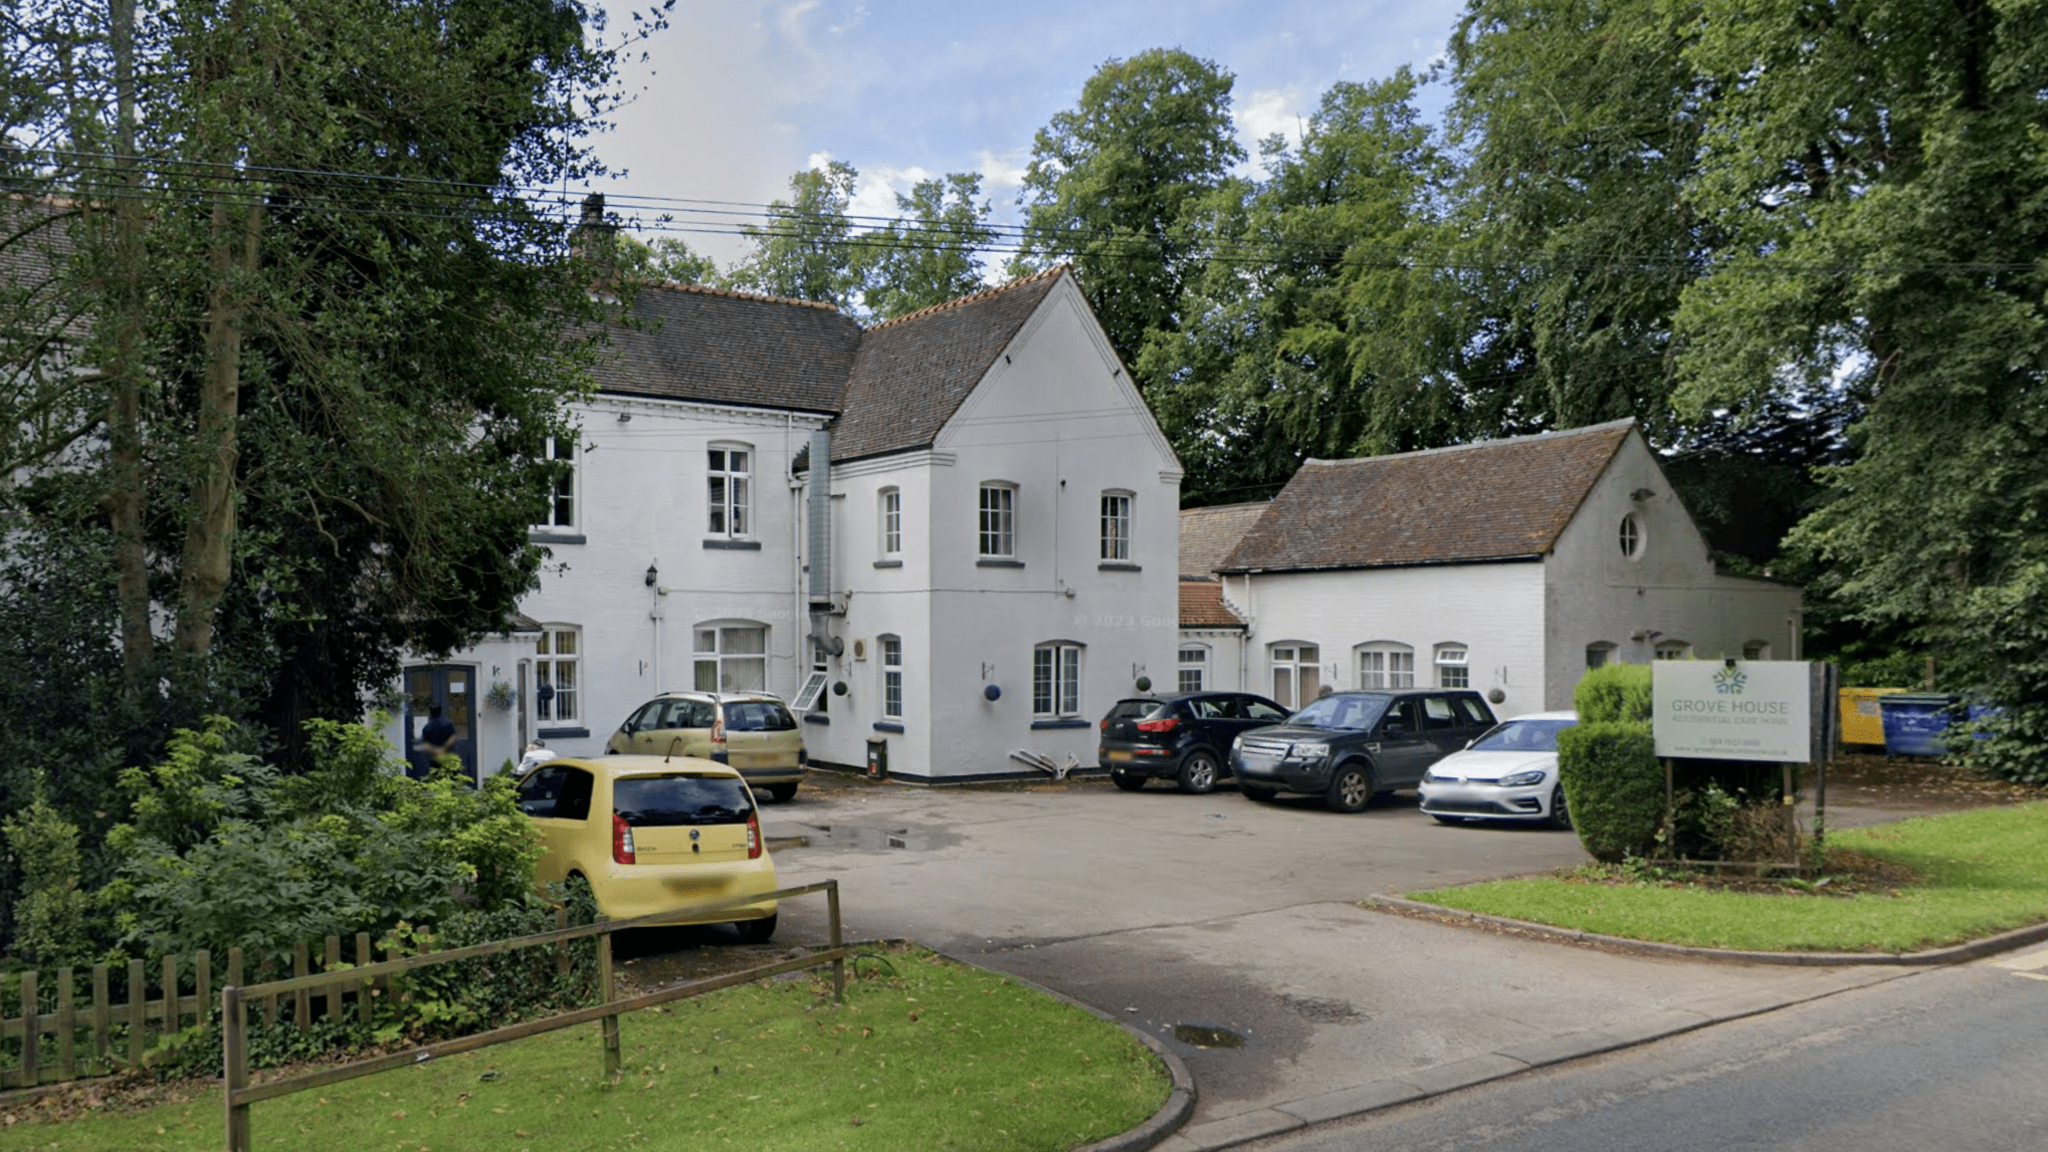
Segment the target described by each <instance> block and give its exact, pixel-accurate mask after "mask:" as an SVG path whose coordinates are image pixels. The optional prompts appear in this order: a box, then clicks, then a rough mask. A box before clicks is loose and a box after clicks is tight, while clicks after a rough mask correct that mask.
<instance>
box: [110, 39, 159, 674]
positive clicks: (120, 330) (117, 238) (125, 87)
mask: <svg viewBox="0 0 2048 1152" xmlns="http://www.w3.org/2000/svg"><path fill="white" fill-rule="evenodd" d="M109 8H110V11H109V13H108V15H109V17H110V21H111V24H112V32H113V37H112V39H113V48H114V83H115V86H116V88H117V90H118V91H117V98H118V100H119V106H118V108H117V109H116V124H115V133H116V136H115V139H116V145H115V152H116V155H115V158H114V164H115V167H116V168H117V169H118V171H117V173H116V176H115V197H116V198H115V201H114V246H113V247H114V266H115V276H116V278H117V279H116V283H115V287H114V293H113V295H114V299H115V301H116V303H115V306H114V310H113V311H114V315H113V317H112V319H113V321H114V324H115V326H116V327H115V335H114V349H113V357H112V363H110V364H108V365H107V376H108V379H109V387H110V389H111V392H112V395H111V396H110V397H109V402H108V405H107V409H108V410H107V438H108V442H109V447H110V449H111V452H112V465H113V467H112V475H111V476H110V477H109V491H108V496H107V518H108V521H109V526H110V527H111V528H112V529H113V533H114V572H115V578H116V595H117V597H118V599H119V602H120V611H121V669H122V673H123V676H124V678H125V680H126V682H127V685H128V688H129V689H130V690H131V691H132V690H134V689H135V688H137V687H138V686H140V684H141V681H142V679H143V677H144V675H145V674H146V673H147V670H148V668H149V666H150V664H151V662H152V657H153V656H154V655H155V646H156V639H155V635H154V633H153V632H152V631H151V628H150V613H149V608H150V602H149V555H148V552H147V550H146V548H145V546H144V542H143V525H142V518H143V510H144V509H145V508H146V507H147V506H148V503H149V500H148V487H147V484H148V481H147V477H146V475H145V473H144V470H143V460H142V380H143V372H144V367H143V351H142V335H141V329H142V308H143V299H142V291H141V286H140V284H139V282H138V279H139V271H140V269H141V266H142V244H141V240H142V218H141V217H142V209H143V205H142V189H141V188H140V187H139V183H138V181H137V179H136V164H135V42H134V30H135V3H134V0H113V3H112V4H111V5H110V6H109Z"/></svg>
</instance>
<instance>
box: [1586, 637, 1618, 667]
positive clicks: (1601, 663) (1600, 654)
mask: <svg viewBox="0 0 2048 1152" xmlns="http://www.w3.org/2000/svg"><path fill="white" fill-rule="evenodd" d="M1615 648H1616V645H1615V643H1614V642H1613V641H1612V640H1595V641H1593V642H1592V643H1591V644H1588V645H1586V667H1588V668H1605V667H1607V666H1608V665H1609V664H1612V663H1613V662H1614V650H1615Z"/></svg>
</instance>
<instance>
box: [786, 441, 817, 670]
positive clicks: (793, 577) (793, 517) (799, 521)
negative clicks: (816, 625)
mask: <svg viewBox="0 0 2048 1152" xmlns="http://www.w3.org/2000/svg"><path fill="white" fill-rule="evenodd" d="M795 435H796V414H795V413H793V412H784V413H783V414H782V458H783V459H784V460H788V461H790V462H791V463H794V462H795V461H796V452H795V450H794V448H793V447H792V442H793V440H794V437H795ZM788 480H789V623H790V628H789V632H790V637H791V639H790V647H791V648H793V649H795V651H794V652H793V653H791V663H793V664H794V665H795V666H796V683H797V686H798V687H799V688H801V687H802V686H803V682H804V678H805V677H806V676H808V675H810V672H811V661H810V653H809V652H806V651H805V650H804V647H805V646H804V642H803V641H801V640H798V639H796V622H797V621H799V620H801V619H803V618H804V559H805V556H804V547H803V531H804V481H802V480H798V479H797V478H796V473H795V472H793V471H792V472H791V473H790V474H789V477H788ZM795 698H796V693H795V692H791V693H790V694H789V695H788V696H787V697H784V699H789V700H794V699H795Z"/></svg>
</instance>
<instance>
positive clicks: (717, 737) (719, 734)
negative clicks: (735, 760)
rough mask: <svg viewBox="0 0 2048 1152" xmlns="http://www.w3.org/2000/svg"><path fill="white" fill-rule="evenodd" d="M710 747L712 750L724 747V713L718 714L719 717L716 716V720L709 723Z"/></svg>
mask: <svg viewBox="0 0 2048 1152" xmlns="http://www.w3.org/2000/svg"><path fill="white" fill-rule="evenodd" d="M711 746H712V747H713V748H723V747H725V714H724V713H720V714H719V716H718V718H717V719H716V720H713V721H712V722H711Z"/></svg>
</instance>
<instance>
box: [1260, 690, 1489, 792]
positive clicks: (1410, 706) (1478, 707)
mask: <svg viewBox="0 0 2048 1152" xmlns="http://www.w3.org/2000/svg"><path fill="white" fill-rule="evenodd" d="M1493 723H1494V721H1493V710H1492V709H1491V708H1488V707H1487V706H1486V701H1485V700H1484V699H1482V698H1481V697H1480V695H1479V693H1477V692H1468V691H1464V690H1461V689H1445V688H1414V689H1400V690H1396V691H1389V692H1333V693H1331V694H1330V695H1328V696H1324V697H1322V698H1321V699H1319V700H1317V701H1315V702H1314V703H1312V704H1310V705H1309V706H1308V707H1306V708H1303V709H1302V710H1301V711H1299V712H1296V713H1295V714H1294V715H1292V716H1289V717H1288V718H1287V723H1285V724H1282V725H1278V726H1277V727H1272V728H1260V729H1257V730H1255V731H1251V732H1247V733H1245V734H1244V735H1243V736H1240V737H1238V738H1237V743H1236V744H1234V745H1232V747H1231V750H1230V767H1231V771H1233V772H1235V773H1236V774H1237V790H1238V791H1239V792H1242V793H1243V794H1244V795H1245V796H1247V797H1249V798H1250V799H1253V800H1271V799H1272V798H1273V794H1274V793H1276V792H1305V793H1307V794H1309V795H1311V796H1321V797H1322V798H1323V800H1324V802H1325V803H1327V804H1328V805H1329V806H1330V807H1332V808H1334V809H1336V810H1337V811H1339V812H1356V811H1358V810H1359V809H1361V808H1364V807H1365V806H1366V804H1367V803H1369V802H1370V801H1371V800H1372V798H1373V797H1374V796H1375V795H1377V794H1379V793H1381V792H1391V791H1393V790H1394V789H1396V788H1412V787H1414V786H1415V785H1417V784H1419V783H1421V782H1422V777H1423V774H1424V773H1426V772H1428V771H1429V766H1430V765H1431V764H1434V763H1436V762H1437V761H1438V760H1441V759H1442V758H1444V757H1445V756H1448V755H1450V754H1451V753H1453V752H1456V751H1457V750H1459V749H1460V748H1463V747H1464V746H1465V745H1466V744H1468V743H1470V742H1471V741H1472V740H1474V739H1477V738H1478V737H1479V735H1480V734H1481V733H1483V732H1485V731H1486V730H1487V729H1489V728H1491V727H1493Z"/></svg>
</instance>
